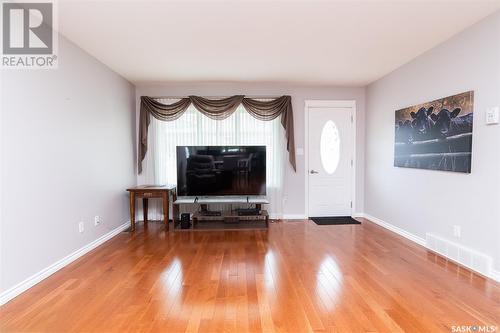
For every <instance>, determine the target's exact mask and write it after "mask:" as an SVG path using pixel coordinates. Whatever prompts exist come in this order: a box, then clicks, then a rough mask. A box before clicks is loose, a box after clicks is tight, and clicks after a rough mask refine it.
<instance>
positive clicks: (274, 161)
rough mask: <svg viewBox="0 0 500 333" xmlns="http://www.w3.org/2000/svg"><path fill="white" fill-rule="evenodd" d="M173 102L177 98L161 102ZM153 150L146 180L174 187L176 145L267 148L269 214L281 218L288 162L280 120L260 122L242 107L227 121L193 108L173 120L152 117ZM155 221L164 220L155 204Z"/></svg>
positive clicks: (175, 178) (153, 212)
mask: <svg viewBox="0 0 500 333" xmlns="http://www.w3.org/2000/svg"><path fill="white" fill-rule="evenodd" d="M158 101H159V102H162V103H173V102H175V101H176V100H174V99H159V100H158ZM148 136H149V138H148V141H149V142H150V143H151V144H150V150H149V151H148V156H146V159H145V160H146V161H145V162H146V163H145V168H144V171H145V177H146V180H147V182H148V183H155V184H167V183H168V184H175V183H176V182H177V165H176V146H184V145H186V146H187V145H192V146H203V145H212V146H217V145H265V146H266V147H267V149H266V159H267V161H266V168H267V170H266V183H267V191H266V192H267V198H268V199H269V201H270V202H271V204H270V205H269V206H268V207H267V209H268V211H269V213H270V215H272V216H273V217H278V216H281V215H282V188H283V173H284V162H285V152H286V144H285V133H284V129H283V126H282V125H281V123H280V119H279V117H278V118H277V119H275V120H273V121H261V120H258V119H255V118H254V117H252V116H251V115H250V114H249V113H248V112H246V111H245V109H244V108H243V106H241V105H240V106H239V107H238V109H237V110H236V111H235V112H234V113H233V114H232V115H231V116H230V117H228V118H227V119H224V120H212V119H210V118H208V117H206V116H205V115H203V114H202V113H200V112H198V111H197V110H196V109H195V107H194V106H192V105H191V106H190V107H189V108H188V109H187V110H186V112H185V113H184V114H183V115H182V116H181V117H180V118H179V119H177V120H174V121H159V120H156V119H155V118H152V120H151V125H150V131H149V133H148ZM153 207H155V208H156V209H154V208H153V211H152V212H151V217H152V218H161V216H160V212H161V210H160V209H159V208H160V207H159V205H158V206H157V205H156V204H154V206H153Z"/></svg>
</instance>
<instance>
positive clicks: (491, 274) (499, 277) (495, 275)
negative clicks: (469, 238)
mask: <svg viewBox="0 0 500 333" xmlns="http://www.w3.org/2000/svg"><path fill="white" fill-rule="evenodd" d="M356 217H363V218H366V219H367V220H370V221H371V222H373V223H375V224H377V225H379V226H381V227H383V228H385V229H387V230H390V231H392V232H394V233H396V234H398V235H400V236H402V237H404V238H406V239H409V240H411V241H413V242H415V243H417V244H418V245H420V246H423V247H425V248H426V249H428V250H429V251H432V252H435V253H437V254H438V255H440V256H442V257H445V258H446V259H448V260H450V261H453V262H455V263H457V264H459V265H460V266H463V267H466V268H468V269H470V270H472V271H474V272H477V273H479V274H481V275H483V276H486V277H488V278H490V279H492V280H495V281H497V282H500V272H499V271H496V270H493V269H492V268H490V269H489V271H488V272H482V271H479V270H477V269H476V268H475V267H472V266H471V265H470V264H468V263H466V262H462V260H459V259H457V258H453V257H451V256H450V255H448V254H447V253H444V251H437V250H436V249H433V248H431V247H430V246H429V244H427V241H426V240H425V239H424V238H422V237H418V236H416V235H414V234H412V233H410V232H408V231H406V230H404V229H401V228H399V227H397V226H395V225H393V224H390V223H388V222H386V221H384V220H381V219H379V218H377V217H375V216H372V215H369V214H366V213H360V214H356ZM450 243H452V244H454V245H456V243H453V242H450ZM458 247H461V248H462V249H467V248H465V247H462V246H460V245H458ZM470 251H472V252H476V253H478V254H480V255H482V256H485V257H487V256H486V255H485V254H482V253H479V252H477V251H474V250H470Z"/></svg>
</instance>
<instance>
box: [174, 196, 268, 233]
mask: <svg viewBox="0 0 500 333" xmlns="http://www.w3.org/2000/svg"><path fill="white" fill-rule="evenodd" d="M209 204H226V205H232V204H251V205H254V206H255V210H253V209H243V210H238V209H232V208H229V209H225V210H223V211H220V214H217V213H215V212H213V211H209V210H208V205H209ZM264 204H269V200H267V199H266V198H265V197H255V196H254V197H247V196H238V197H201V198H199V197H179V198H177V199H176V200H175V201H174V205H178V206H180V205H200V208H201V209H200V210H199V211H197V212H195V213H194V214H193V226H195V225H196V224H197V223H198V222H202V221H203V222H208V221H224V223H227V224H230V223H239V222H256V221H264V222H265V224H266V227H268V226H269V214H268V213H267V211H266V210H262V205H264Z"/></svg>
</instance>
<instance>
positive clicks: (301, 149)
mask: <svg viewBox="0 0 500 333" xmlns="http://www.w3.org/2000/svg"><path fill="white" fill-rule="evenodd" d="M295 153H296V154H297V156H302V155H304V148H298V147H297V150H296V151H295Z"/></svg>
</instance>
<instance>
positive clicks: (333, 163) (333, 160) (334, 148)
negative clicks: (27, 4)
mask: <svg viewBox="0 0 500 333" xmlns="http://www.w3.org/2000/svg"><path fill="white" fill-rule="evenodd" d="M320 155H321V164H322V165H323V169H325V171H326V173H328V174H330V175H331V174H333V173H334V172H335V170H337V167H338V166H339V159H340V137H339V130H338V128H337V125H335V123H334V122H333V121H332V120H328V121H327V122H326V123H325V125H324V126H323V130H322V131H321V143H320Z"/></svg>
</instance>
